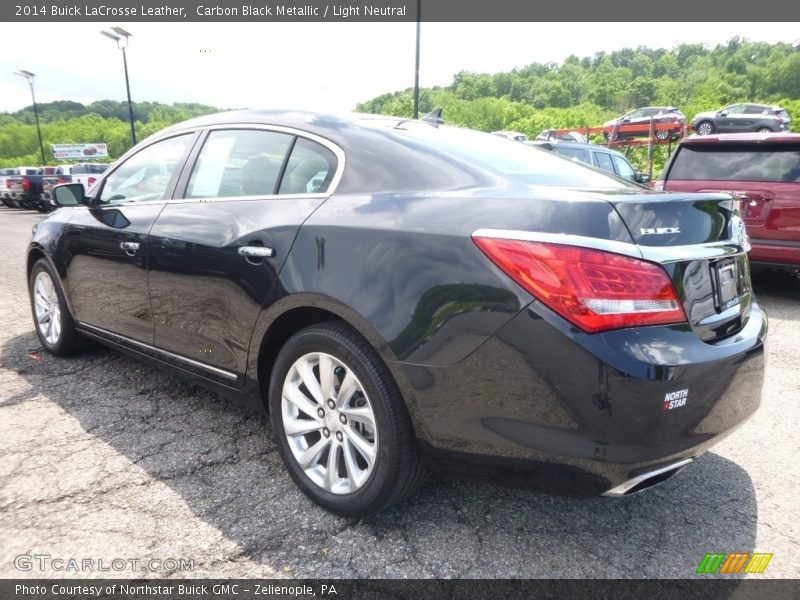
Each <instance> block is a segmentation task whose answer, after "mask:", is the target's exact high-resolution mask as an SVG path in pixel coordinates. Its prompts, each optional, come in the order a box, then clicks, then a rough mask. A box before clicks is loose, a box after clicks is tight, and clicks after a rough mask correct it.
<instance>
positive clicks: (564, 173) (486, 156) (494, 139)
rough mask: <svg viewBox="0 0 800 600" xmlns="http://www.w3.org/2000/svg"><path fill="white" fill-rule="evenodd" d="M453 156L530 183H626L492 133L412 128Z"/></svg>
mask: <svg viewBox="0 0 800 600" xmlns="http://www.w3.org/2000/svg"><path fill="white" fill-rule="evenodd" d="M414 134H415V137H417V138H418V139H419V138H425V139H426V141H428V142H429V143H430V145H431V146H434V147H439V148H440V149H442V150H443V151H445V152H447V153H448V154H450V155H453V156H455V157H460V158H462V159H466V160H468V161H470V162H476V163H479V164H482V165H485V166H488V167H489V168H491V169H493V170H495V171H498V172H500V173H502V174H504V175H506V176H507V177H509V178H511V179H516V180H517V181H520V182H522V183H525V184H530V185H554V186H565V187H590V188H626V187H631V186H630V184H628V183H626V182H624V181H622V180H620V179H617V178H616V177H609V176H608V175H605V174H604V173H601V172H599V171H597V170H595V169H593V168H591V167H589V166H584V165H583V164H582V163H579V162H576V161H573V160H570V159H567V158H562V157H560V156H558V155H557V154H555V153H553V152H550V151H549V150H543V149H541V148H536V147H533V146H528V145H527V144H521V143H520V142H515V141H513V140H508V139H505V138H502V137H499V136H496V135H489V134H486V133H480V132H476V131H472V130H469V129H460V128H456V127H444V128H439V129H436V128H433V127H425V128H420V129H418V130H415V131H414Z"/></svg>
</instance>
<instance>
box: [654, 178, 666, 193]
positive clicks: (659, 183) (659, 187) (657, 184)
mask: <svg viewBox="0 0 800 600" xmlns="http://www.w3.org/2000/svg"><path fill="white" fill-rule="evenodd" d="M653 189H654V190H655V191H656V192H663V191H664V180H663V179H657V180H656V181H654V182H653Z"/></svg>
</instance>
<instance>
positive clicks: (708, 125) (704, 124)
mask: <svg viewBox="0 0 800 600" xmlns="http://www.w3.org/2000/svg"><path fill="white" fill-rule="evenodd" d="M696 131H697V135H711V134H712V133H714V124H713V123H712V122H711V121H701V122H700V123H698V124H697V128H696Z"/></svg>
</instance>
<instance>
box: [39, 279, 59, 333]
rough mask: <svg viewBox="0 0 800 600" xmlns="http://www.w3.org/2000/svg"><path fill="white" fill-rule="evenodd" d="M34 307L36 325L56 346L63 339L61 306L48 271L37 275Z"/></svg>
mask: <svg viewBox="0 0 800 600" xmlns="http://www.w3.org/2000/svg"><path fill="white" fill-rule="evenodd" d="M33 307H34V310H35V312H36V325H37V327H39V332H40V333H41V334H42V337H43V338H44V339H45V341H46V342H47V343H48V344H51V345H55V344H57V343H58V339H59V338H60V337H61V304H60V303H59V301H58V293H57V292H56V288H55V285H54V284H53V279H52V278H51V277H50V274H49V273H48V272H47V271H40V272H39V273H38V274H37V275H36V280H35V281H34V285H33Z"/></svg>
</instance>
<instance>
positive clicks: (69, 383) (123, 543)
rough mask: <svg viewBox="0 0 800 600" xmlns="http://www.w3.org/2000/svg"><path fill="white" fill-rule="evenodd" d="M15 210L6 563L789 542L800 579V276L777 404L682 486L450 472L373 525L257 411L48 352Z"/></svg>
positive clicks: (522, 554)
mask: <svg viewBox="0 0 800 600" xmlns="http://www.w3.org/2000/svg"><path fill="white" fill-rule="evenodd" d="M41 218H42V216H41V215H38V214H34V213H32V212H29V211H23V210H17V209H8V208H6V207H2V208H0V240H2V244H3V249H4V252H2V253H0V283H1V285H0V289H1V290H2V295H1V296H0V297H1V298H2V303H0V324H2V328H0V577H99V576H103V577H107V576H119V577H127V578H130V577H144V576H149V577H161V576H168V575H170V573H169V572H151V573H148V572H143V571H138V572H136V571H130V570H125V571H120V572H114V571H112V572H110V573H98V572H84V573H76V572H74V571H53V570H45V571H42V570H40V569H39V568H38V566H36V565H34V569H33V570H30V571H19V570H17V569H16V568H15V566H14V558H15V557H16V556H18V555H20V554H49V555H50V556H51V557H54V558H56V557H59V558H76V559H79V560H80V559H82V558H92V559H94V560H95V561H96V560H99V559H102V560H103V561H105V562H106V563H110V561H111V560H113V559H115V558H123V559H129V558H136V559H140V560H142V561H147V560H148V559H151V558H156V559H160V560H164V559H167V558H184V559H191V560H193V561H194V570H193V571H191V572H174V573H172V575H173V576H178V577H179V576H187V577H188V576H194V577H215V578H216V577H219V578H223V577H225V578H227V577H260V578H266V577H308V578H316V577H320V578H333V577H336V578H347V577H610V578H614V577H678V578H681V577H691V576H693V574H694V570H695V568H696V567H697V565H698V564H699V562H700V560H701V559H702V557H703V555H704V554H705V553H706V552H748V551H757V552H771V553H773V554H774V558H773V559H772V562H771V563H770V564H769V567H768V569H767V571H766V572H765V573H764V574H763V575H760V576H759V577H800V553H798V546H799V544H798V542H800V500H798V496H797V492H796V490H798V489H800V474H799V471H800V468H799V467H798V461H797V456H798V451H800V448H798V446H799V445H800V444H799V443H798V439H799V438H798V434H797V432H798V430H799V429H800V428H799V427H798V425H799V423H798V415H800V344H799V343H798V339H800V280H798V279H794V278H791V277H789V276H788V275H783V274H768V275H764V276H760V277H758V278H756V280H755V286H756V292H757V294H758V297H759V301H760V302H761V304H762V305H763V306H765V307H766V309H767V311H768V312H769V314H770V319H771V322H770V325H771V332H770V342H769V360H768V375H767V383H766V387H765V390H764V398H763V402H762V406H761V409H760V410H759V411H758V413H757V414H756V415H755V417H754V418H752V419H751V420H750V421H749V422H747V423H746V424H745V425H744V426H743V427H741V428H740V429H739V430H737V431H736V432H735V433H734V434H733V435H731V436H730V437H728V438H727V439H726V440H725V441H723V442H722V443H721V444H719V445H718V446H716V447H715V448H714V449H713V450H712V452H710V453H708V454H706V455H705V456H703V457H701V458H700V459H699V460H697V461H695V463H694V464H693V465H691V466H690V467H689V468H688V469H686V470H684V471H683V472H682V473H680V474H679V475H678V476H676V477H675V478H673V479H671V480H670V481H668V482H666V483H665V484H663V485H661V486H658V487H656V488H653V489H651V490H648V491H647V492H645V493H643V494H640V495H637V496H632V497H629V498H626V499H623V500H611V499H604V498H573V497H565V496H557V495H548V494H544V493H541V492H537V491H532V490H530V489H519V488H515V487H511V486H508V485H506V486H503V485H499V484H497V483H496V482H495V483H488V482H485V481H484V482H482V481H477V480H469V479H464V478H463V477H459V478H455V477H434V478H432V479H431V480H430V481H429V482H428V483H427V484H426V485H425V486H424V487H423V488H422V489H421V490H420V491H419V492H418V493H417V494H416V495H415V496H414V497H413V498H412V499H410V500H409V501H407V502H405V503H403V504H401V505H399V506H395V507H393V508H392V509H390V510H388V511H385V512H384V513H381V514H379V515H376V516H374V517H371V518H369V519H364V520H351V519H344V518H340V517H336V516H333V515H331V514H329V513H327V512H325V511H324V510H322V509H321V508H319V507H317V506H316V505H314V504H312V503H311V501H310V500H308V499H307V498H306V497H305V496H304V495H303V494H302V493H301V492H300V491H299V490H298V489H297V488H296V487H295V485H294V484H293V483H292V481H291V479H290V478H289V476H288V475H287V473H286V472H285V470H284V468H283V466H282V463H281V460H280V457H279V456H278V453H277V451H276V449H275V444H274V443H273V442H272V441H271V439H270V435H271V432H270V431H269V426H268V423H266V422H265V420H264V418H262V417H261V416H260V415H258V414H256V413H251V412H247V411H245V410H243V409H241V408H239V407H238V406H236V405H234V404H232V403H230V402H228V401H226V400H223V399H219V398H218V397H216V396H215V395H214V394H212V393H210V392H207V391H205V390H204V389H202V388H200V387H197V386H195V385H193V384H191V383H188V382H186V381H184V380H182V379H179V378H177V377H175V376H172V375H170V374H167V373H165V372H162V371H159V370H158V369H156V368H154V367H152V366H150V365H148V364H145V363H143V362H140V361H138V360H135V359H132V358H128V357H126V356H123V355H121V354H118V353H115V352H113V351H111V350H107V349H104V348H102V347H98V348H96V349H93V350H91V351H89V352H88V353H86V354H83V355H80V356H76V357H72V358H69V359H56V358H54V357H51V356H49V355H48V354H46V353H45V352H44V350H43V348H42V347H41V345H40V344H39V341H38V339H37V338H36V335H35V334H34V330H33V323H32V319H31V314H30V309H29V305H28V296H27V289H26V282H25V276H24V255H25V249H26V246H27V243H28V240H29V239H30V231H31V226H32V225H33V224H34V223H35V222H37V221H38V220H40V219H41Z"/></svg>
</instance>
